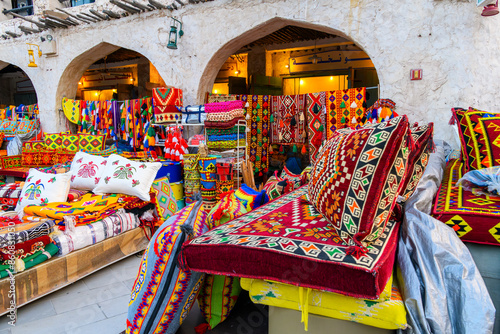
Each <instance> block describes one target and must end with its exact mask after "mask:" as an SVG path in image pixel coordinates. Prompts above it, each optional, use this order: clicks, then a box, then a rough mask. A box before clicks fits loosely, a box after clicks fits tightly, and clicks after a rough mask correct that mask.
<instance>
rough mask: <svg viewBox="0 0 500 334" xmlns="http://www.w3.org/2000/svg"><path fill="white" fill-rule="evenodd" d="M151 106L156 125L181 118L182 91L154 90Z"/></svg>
mask: <svg viewBox="0 0 500 334" xmlns="http://www.w3.org/2000/svg"><path fill="white" fill-rule="evenodd" d="M153 105H154V108H153V110H154V115H155V122H156V123H171V122H175V121H177V120H178V121H180V120H181V118H182V113H181V110H180V109H178V108H177V107H181V108H182V90H181V89H179V88H154V89H153Z"/></svg>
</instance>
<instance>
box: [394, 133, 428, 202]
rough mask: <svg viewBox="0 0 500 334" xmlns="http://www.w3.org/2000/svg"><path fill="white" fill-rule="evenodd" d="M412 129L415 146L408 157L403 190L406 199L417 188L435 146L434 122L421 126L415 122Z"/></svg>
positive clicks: (402, 193) (402, 194)
mask: <svg viewBox="0 0 500 334" xmlns="http://www.w3.org/2000/svg"><path fill="white" fill-rule="evenodd" d="M410 130H411V136H412V137H413V142H414V143H415V147H414V149H413V150H412V151H411V152H410V156H409V157H408V163H407V168H406V169H407V173H406V178H405V180H404V183H403V188H402V189H403V191H402V192H401V196H402V197H403V198H404V200H405V201H406V200H407V199H408V198H410V196H411V195H412V194H413V192H414V191H415V188H417V184H418V181H420V179H421V178H422V175H423V174H424V170H425V167H427V163H428V162H429V152H431V151H432V149H433V148H434V142H433V140H432V133H433V131H434V124H433V123H429V124H427V125H421V126H419V125H418V124H417V123H415V125H413V126H412V127H411V128H410Z"/></svg>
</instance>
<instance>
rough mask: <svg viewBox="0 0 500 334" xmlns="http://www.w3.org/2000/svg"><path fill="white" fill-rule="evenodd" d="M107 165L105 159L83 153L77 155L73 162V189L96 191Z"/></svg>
mask: <svg viewBox="0 0 500 334" xmlns="http://www.w3.org/2000/svg"><path fill="white" fill-rule="evenodd" d="M106 164H107V160H106V159H105V158H102V157H99V156H95V155H90V154H87V153H83V152H78V153H76V155H75V157H74V158H73V161H72V162H71V169H70V173H71V188H74V189H80V190H92V189H94V188H95V187H96V186H97V184H98V183H99V180H100V179H101V175H102V173H103V171H104V168H105V167H106Z"/></svg>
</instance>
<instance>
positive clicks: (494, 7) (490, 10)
mask: <svg viewBox="0 0 500 334" xmlns="http://www.w3.org/2000/svg"><path fill="white" fill-rule="evenodd" d="M498 13H499V10H498V0H497V2H496V3H495V4H490V5H486V6H484V8H483V12H482V13H481V15H482V16H493V15H497V14H498Z"/></svg>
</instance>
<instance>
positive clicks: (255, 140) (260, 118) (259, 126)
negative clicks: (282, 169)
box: [239, 95, 271, 176]
mask: <svg viewBox="0 0 500 334" xmlns="http://www.w3.org/2000/svg"><path fill="white" fill-rule="evenodd" d="M239 98H240V99H241V100H242V101H243V102H244V103H245V106H246V114H247V127H248V128H249V129H250V135H249V136H248V138H247V154H248V158H249V160H250V161H251V162H252V163H253V165H254V174H255V175H258V176H260V175H262V173H267V171H268V169H269V157H268V155H269V117H270V110H271V109H270V103H271V101H270V96H269V95H240V96H239Z"/></svg>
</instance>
